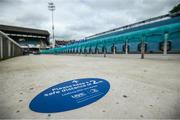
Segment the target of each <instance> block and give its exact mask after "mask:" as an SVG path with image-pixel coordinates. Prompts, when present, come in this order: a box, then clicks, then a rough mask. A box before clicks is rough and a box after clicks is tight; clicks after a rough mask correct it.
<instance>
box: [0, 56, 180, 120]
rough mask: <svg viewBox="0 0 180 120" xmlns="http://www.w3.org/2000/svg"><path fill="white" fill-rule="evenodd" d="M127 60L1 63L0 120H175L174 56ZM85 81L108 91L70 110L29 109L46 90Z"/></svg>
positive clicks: (179, 91) (179, 72)
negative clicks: (103, 84)
mask: <svg viewBox="0 0 180 120" xmlns="http://www.w3.org/2000/svg"><path fill="white" fill-rule="evenodd" d="M129 56H130V57H125V56H124V55H122V56H117V57H112V56H109V57H107V58H103V57H102V56H99V57H89V56H87V57H85V56H65V55H64V56H63V55H30V56H22V57H16V58H12V59H8V60H5V61H1V62H0V118H16V119H20V118H30V119H33V118H36V119H39V118H41V119H44V118H56V119H57V118H65V119H66V118H76V119H78V118H86V119H87V118H97V119H104V118H108V119H112V118H180V60H179V57H177V59H175V58H176V57H172V59H171V57H169V58H168V57H162V56H161V57H159V59H156V58H157V56H158V55H156V56H155V57H148V56H146V58H148V59H144V60H141V59H139V57H140V56H139V55H129ZM174 56H176V55H174ZM86 77H98V78H104V79H106V80H108V81H109V82H110V84H111V88H110V91H109V92H108V93H107V95H106V96H105V97H103V98H102V99H100V100H98V101H97V102H95V103H93V104H90V105H88V106H85V107H82V108H79V109H76V110H72V111H67V112H62V113H53V114H45V113H36V112H33V111H31V110H30V109H29V107H28V106H29V103H30V101H31V100H32V99H33V98H34V97H35V96H36V95H37V94H38V93H40V92H41V91H43V90H45V89H47V88H48V87H50V86H53V85H56V84H58V83H61V82H64V81H67V80H71V79H76V78H86Z"/></svg>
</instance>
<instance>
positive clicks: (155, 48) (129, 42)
mask: <svg viewBox="0 0 180 120" xmlns="http://www.w3.org/2000/svg"><path fill="white" fill-rule="evenodd" d="M176 14H179V13H173V14H171V13H169V14H166V15H162V16H158V17H154V18H150V19H147V20H143V21H140V22H137V23H134V24H130V25H126V26H122V27H119V28H115V29H112V30H109V31H105V32H102V33H98V34H95V35H92V36H88V37H85V38H83V39H82V40H78V41H76V42H74V43H72V44H68V45H66V46H63V47H56V48H53V49H49V50H43V51H41V53H43V54H52V53H57V54H58V53H70V54H72V53H73V54H106V53H107V54H118V53H126V54H128V53H142V51H144V53H164V54H167V53H180V17H179V16H176Z"/></svg>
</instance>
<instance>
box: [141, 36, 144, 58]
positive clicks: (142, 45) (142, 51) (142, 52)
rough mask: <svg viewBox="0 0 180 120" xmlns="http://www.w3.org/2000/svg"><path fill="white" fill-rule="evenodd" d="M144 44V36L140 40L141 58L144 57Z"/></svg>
mask: <svg viewBox="0 0 180 120" xmlns="http://www.w3.org/2000/svg"><path fill="white" fill-rule="evenodd" d="M144 52H145V45H144V37H143V38H142V40H141V59H144Z"/></svg>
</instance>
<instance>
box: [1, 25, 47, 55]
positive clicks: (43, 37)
mask: <svg viewBox="0 0 180 120" xmlns="http://www.w3.org/2000/svg"><path fill="white" fill-rule="evenodd" d="M0 31H1V32H3V33H5V34H6V35H7V36H8V37H10V38H11V39H13V40H14V41H15V42H17V43H18V44H19V45H20V46H21V48H22V49H23V52H24V54H26V53H37V52H39V50H40V49H48V48H49V47H48V46H49V35H50V34H49V32H48V31H46V30H39V29H32V28H25V27H17V26H9V25H0Z"/></svg>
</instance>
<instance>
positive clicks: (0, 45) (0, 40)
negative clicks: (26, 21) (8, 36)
mask: <svg viewBox="0 0 180 120" xmlns="http://www.w3.org/2000/svg"><path fill="white" fill-rule="evenodd" d="M0 59H3V38H2V37H1V36H0Z"/></svg>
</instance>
